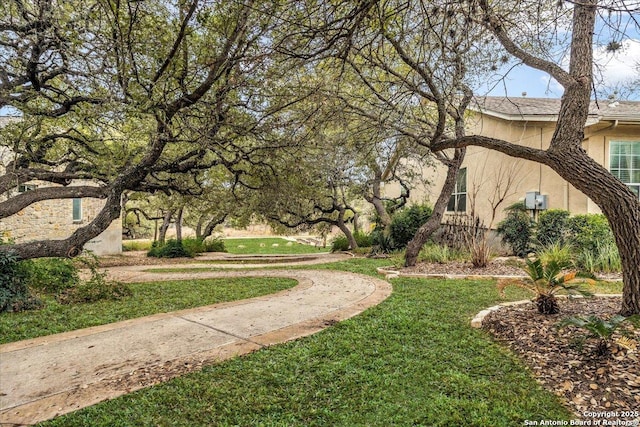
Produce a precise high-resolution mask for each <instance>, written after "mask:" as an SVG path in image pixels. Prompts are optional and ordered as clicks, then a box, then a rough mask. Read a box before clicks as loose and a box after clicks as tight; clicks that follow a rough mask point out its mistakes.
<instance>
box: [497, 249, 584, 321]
mask: <svg viewBox="0 0 640 427" xmlns="http://www.w3.org/2000/svg"><path fill="white" fill-rule="evenodd" d="M566 267H568V265H566V264H565V263H562V262H558V261H556V260H552V261H549V262H548V263H547V264H543V263H542V261H540V259H536V260H533V261H532V260H530V259H527V265H526V267H525V269H524V270H525V272H526V273H527V275H528V276H529V277H528V278H526V279H507V280H501V281H499V282H498V290H499V291H500V294H501V295H503V296H504V289H505V288H507V287H509V286H518V287H521V288H524V289H527V290H529V291H532V292H534V293H535V294H536V298H535V299H534V301H535V303H536V306H537V307H538V312H540V313H542V314H557V313H559V312H560V306H559V305H558V300H557V298H556V293H558V292H559V291H564V292H567V293H569V294H581V295H583V296H592V294H591V293H590V292H588V291H587V290H585V289H583V288H582V287H581V286H582V284H584V283H585V282H593V281H592V280H591V279H588V278H582V277H578V274H577V273H576V272H575V271H574V272H569V273H565V272H563V270H564V269H565V268H566Z"/></svg>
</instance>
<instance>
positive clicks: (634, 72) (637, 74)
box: [480, 38, 640, 100]
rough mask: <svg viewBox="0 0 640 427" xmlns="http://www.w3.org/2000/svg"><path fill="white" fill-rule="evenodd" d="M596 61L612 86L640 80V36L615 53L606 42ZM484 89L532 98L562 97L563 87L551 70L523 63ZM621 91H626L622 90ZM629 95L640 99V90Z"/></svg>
mask: <svg viewBox="0 0 640 427" xmlns="http://www.w3.org/2000/svg"><path fill="white" fill-rule="evenodd" d="M594 62H595V63H596V64H597V67H595V70H594V78H595V79H596V81H600V82H604V83H605V84H606V85H607V86H608V87H615V86H616V85H620V84H624V83H628V82H630V81H633V80H640V38H638V39H628V40H625V41H623V42H622V48H621V49H619V50H618V51H617V52H614V53H612V52H607V51H606V47H605V46H602V47H599V48H596V50H595V51H594ZM480 92H485V93H487V92H488V94H489V95H493V96H507V95H508V96H522V94H523V93H526V96H527V97H531V98H560V97H561V96H562V87H561V86H560V85H559V84H558V82H556V81H555V80H553V79H550V77H549V75H548V74H546V73H544V72H542V71H539V70H536V69H533V68H529V67H527V66H525V65H521V66H518V67H516V68H515V69H512V70H511V71H510V72H509V73H508V75H507V77H506V78H505V79H504V80H503V81H500V82H497V83H492V84H491V85H490V86H485V87H483V88H481V89H480ZM620 94H621V95H625V94H626V93H623V91H621V92H620ZM628 99H632V100H640V90H636V91H635V94H633V95H632V96H630V97H629V98H628Z"/></svg>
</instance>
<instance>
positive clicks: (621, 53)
mask: <svg viewBox="0 0 640 427" xmlns="http://www.w3.org/2000/svg"><path fill="white" fill-rule="evenodd" d="M593 60H594V70H593V71H594V78H595V80H596V82H597V83H601V84H604V85H606V86H615V85H617V84H620V83H625V82H628V81H632V80H636V79H638V78H640V71H639V67H640V40H637V39H630V40H624V41H623V42H622V47H621V48H620V49H618V50H616V51H615V52H609V51H607V47H606V46H601V47H598V48H596V49H595V50H594V52H593Z"/></svg>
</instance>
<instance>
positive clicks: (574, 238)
mask: <svg viewBox="0 0 640 427" xmlns="http://www.w3.org/2000/svg"><path fill="white" fill-rule="evenodd" d="M567 232H568V241H569V242H570V243H571V245H572V246H573V247H574V248H575V249H576V252H577V253H583V252H585V251H589V252H591V253H593V254H597V253H598V245H604V244H609V243H614V242H615V240H614V238H613V232H612V231H611V228H610V227H609V222H608V221H607V218H606V217H605V216H604V215H602V214H584V215H576V216H573V217H571V218H569V219H568V220H567Z"/></svg>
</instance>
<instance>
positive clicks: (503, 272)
mask: <svg viewBox="0 0 640 427" xmlns="http://www.w3.org/2000/svg"><path fill="white" fill-rule="evenodd" d="M521 265H522V266H524V262H523V261H519V260H516V259H512V258H498V259H495V260H493V261H491V262H490V263H489V264H488V265H487V266H486V267H481V268H478V267H474V266H473V265H472V264H471V263H470V262H462V261H450V262H447V263H442V264H440V263H418V264H416V265H415V266H414V267H405V268H403V269H402V272H403V273H410V274H455V275H464V276H522V275H524V274H525V273H524V271H523V270H522V267H520V266H521Z"/></svg>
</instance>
